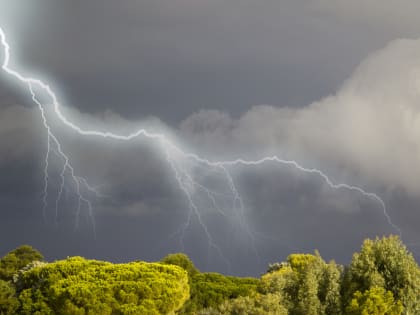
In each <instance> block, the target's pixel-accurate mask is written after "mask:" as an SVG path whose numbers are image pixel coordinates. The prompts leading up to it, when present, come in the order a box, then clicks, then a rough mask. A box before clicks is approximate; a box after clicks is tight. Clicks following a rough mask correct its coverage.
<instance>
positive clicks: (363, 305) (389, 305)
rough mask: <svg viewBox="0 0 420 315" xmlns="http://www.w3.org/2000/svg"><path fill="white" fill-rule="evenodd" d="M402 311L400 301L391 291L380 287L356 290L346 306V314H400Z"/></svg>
mask: <svg viewBox="0 0 420 315" xmlns="http://www.w3.org/2000/svg"><path fill="white" fill-rule="evenodd" d="M402 311H403V306H402V303H401V301H398V302H396V301H395V300H394V297H393V295H392V292H390V291H385V289H384V288H380V287H374V288H371V289H370V290H367V291H365V292H363V293H361V292H360V291H356V292H355V293H354V295H353V299H352V300H351V301H350V304H349V305H348V306H347V308H346V314H347V315H400V314H401V313H402Z"/></svg>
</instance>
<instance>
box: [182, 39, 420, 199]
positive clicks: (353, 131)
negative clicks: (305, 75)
mask: <svg viewBox="0 0 420 315" xmlns="http://www.w3.org/2000/svg"><path fill="white" fill-rule="evenodd" d="M419 104H420V40H396V41H393V42H391V43H389V44H388V45H387V46H386V47H385V48H384V49H382V50H380V51H378V52H375V53H373V54H371V55H370V56H369V57H368V58H367V59H366V60H364V61H363V62H362V63H361V64H360V65H359V66H358V67H357V69H356V70H355V71H354V73H353V74H352V75H351V77H350V78H349V79H348V80H347V81H346V82H345V83H344V84H343V85H342V86H341V88H340V89H339V90H338V92H337V93H336V94H334V95H330V96H328V97H326V98H324V99H322V100H320V101H318V102H314V103H312V104H310V105H308V106H306V107H303V108H300V109H293V108H276V107H273V106H268V105H260V106H255V107H253V108H251V109H250V110H249V111H248V112H246V113H245V114H243V115H242V116H241V117H240V118H238V119H232V118H231V117H229V116H228V115H227V114H225V113H222V112H217V111H201V112H198V113H196V114H194V115H192V116H190V117H188V118H187V119H185V120H184V121H183V122H182V123H181V132H182V133H183V134H184V136H186V137H187V138H189V139H191V142H192V143H193V144H194V146H197V147H200V146H201V147H202V148H203V150H206V149H205V148H209V147H211V148H212V150H217V151H218V152H220V153H221V152H225V151H226V148H231V149H232V150H235V151H236V152H241V151H242V152H244V151H245V152H246V153H248V155H249V156H252V157H257V156H262V155H264V154H280V155H281V156H284V157H286V158H294V159H297V160H300V161H303V162H309V163H311V165H315V166H322V167H323V168H324V169H328V168H330V169H331V167H332V168H333V169H335V171H336V174H337V176H340V177H341V178H343V176H346V175H349V174H351V175H356V176H357V177H358V178H359V179H363V180H365V181H366V182H368V183H372V181H373V182H374V183H375V184H380V185H386V186H388V187H395V186H399V187H403V188H404V189H406V191H407V192H408V193H410V194H412V195H417V196H418V195H419V191H418V187H419V184H420V177H419V176H418V174H417V173H416V171H415V170H416V169H417V168H418V161H419V158H420V138H419V134H420V107H419ZM343 170H344V171H343Z"/></svg>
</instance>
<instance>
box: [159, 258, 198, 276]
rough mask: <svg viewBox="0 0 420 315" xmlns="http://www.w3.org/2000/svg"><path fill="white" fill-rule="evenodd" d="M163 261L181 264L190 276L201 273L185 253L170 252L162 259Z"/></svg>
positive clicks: (170, 263) (176, 264)
mask: <svg viewBox="0 0 420 315" xmlns="http://www.w3.org/2000/svg"><path fill="white" fill-rule="evenodd" d="M161 263H164V264H169V265H175V266H179V267H181V268H182V269H184V270H185V271H186V272H187V273H188V275H189V276H190V277H192V276H194V275H196V274H197V273H199V270H198V269H197V268H196V267H195V266H194V263H193V262H192V261H191V259H190V258H189V257H188V256H187V255H185V254H183V253H176V254H169V255H167V256H166V257H165V258H163V259H162V260H161Z"/></svg>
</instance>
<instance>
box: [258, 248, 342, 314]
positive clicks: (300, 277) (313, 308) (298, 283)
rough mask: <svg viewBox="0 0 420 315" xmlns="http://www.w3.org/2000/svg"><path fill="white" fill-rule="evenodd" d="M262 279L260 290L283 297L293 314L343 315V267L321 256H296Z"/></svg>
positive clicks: (290, 257)
mask: <svg viewBox="0 0 420 315" xmlns="http://www.w3.org/2000/svg"><path fill="white" fill-rule="evenodd" d="M271 270H274V271H272V272H270V273H267V274H265V275H264V276H262V284H261V286H260V291H261V292H263V293H272V294H279V295H280V296H281V298H282V303H283V305H284V306H285V307H286V308H287V309H288V311H289V313H290V314H297V315H298V314H302V315H303V314H305V315H306V314H308V315H312V314H313V315H315V314H340V312H341V296H340V276H341V271H340V268H339V267H338V266H337V265H336V264H335V263H334V262H331V263H328V264H327V263H325V261H324V260H323V259H322V258H321V256H320V255H319V254H318V253H316V254H315V255H309V254H292V255H290V256H289V257H288V262H287V263H283V264H281V265H280V268H277V267H276V268H271Z"/></svg>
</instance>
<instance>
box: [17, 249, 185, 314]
mask: <svg viewBox="0 0 420 315" xmlns="http://www.w3.org/2000/svg"><path fill="white" fill-rule="evenodd" d="M18 281H19V287H20V289H19V292H18V293H19V300H20V302H21V308H20V310H19V312H20V313H21V314H34V313H35V314H36V313H37V312H38V314H57V313H59V314H168V313H170V312H174V311H175V310H177V309H179V308H180V307H181V306H182V305H183V303H184V302H185V300H186V299H187V298H188V296H189V287H188V278H187V274H186V272H185V271H184V270H182V269H181V268H178V267H176V266H168V265H162V264H157V263H145V262H132V263H128V264H112V263H108V262H101V261H95V260H86V259H83V258H81V257H73V258H69V259H66V260H62V261H58V262H55V263H50V264H47V265H45V266H41V267H35V268H32V269H30V270H28V271H26V272H23V273H21V274H20V276H19V280H18Z"/></svg>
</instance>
